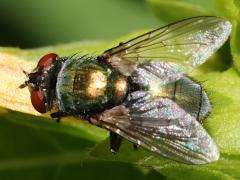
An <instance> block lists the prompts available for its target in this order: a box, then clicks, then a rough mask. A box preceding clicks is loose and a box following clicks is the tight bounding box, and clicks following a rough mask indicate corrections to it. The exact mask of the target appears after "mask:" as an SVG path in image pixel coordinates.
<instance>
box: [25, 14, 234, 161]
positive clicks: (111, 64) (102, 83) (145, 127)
mask: <svg viewBox="0 0 240 180" xmlns="http://www.w3.org/2000/svg"><path fill="white" fill-rule="evenodd" d="M230 32H231V24H230V23H229V22H228V21H226V20H223V19H220V18H218V17H194V18H190V19H185V20H182V21H178V22H175V23H172V24H169V25H167V26H164V27H161V28H159V29H156V30H153V31H150V32H148V33H145V34H143V35H140V36H138V37H136V38H133V39H131V40H129V41H127V42H125V43H120V44H119V45H118V46H116V47H113V48H111V49H109V50H106V51H105V52H103V54H101V55H99V56H98V57H96V58H89V57H88V58H87V57H84V56H83V57H78V56H73V57H59V56H58V55H57V54H54V53H50V54H47V55H45V56H44V57H42V58H41V59H40V61H39V62H38V64H37V66H36V68H35V69H34V70H33V71H32V72H31V73H26V72H25V74H26V75H27V77H28V80H27V81H25V82H24V83H23V84H22V85H21V86H20V88H24V87H26V86H28V88H29V91H30V94H31V102H32V105H33V107H34V108H35V109H36V110H37V111H38V112H40V113H46V112H51V116H52V117H53V118H57V120H58V121H60V118H61V117H63V116H77V117H79V116H80V117H82V118H83V119H86V120H88V121H89V122H90V123H92V124H94V125H96V126H99V127H102V128H105V129H107V130H109V131H110V147H111V151H112V152H114V153H116V152H117V151H118V150H119V147H120V145H121V141H122V138H125V139H127V140H129V141H131V142H132V143H133V144H134V145H135V146H136V145H138V146H141V147H143V148H145V149H148V150H150V151H152V152H155V153H157V154H160V155H162V156H164V157H166V158H169V159H173V160H175V161H179V162H183V163H188V164H205V163H209V162H213V161H216V160H218V158H219V151H218V148H217V145H216V143H215V142H214V141H213V140H212V138H211V137H210V136H209V134H208V133H207V132H206V131H205V130H204V128H203V127H202V126H201V122H202V121H203V120H204V119H205V118H206V116H207V114H209V113H210V112H211V104H210V102H209V99H208V96H207V94H206V92H205V90H204V89H203V87H202V86H201V84H199V83H197V82H195V81H194V80H192V79H190V78H189V77H188V76H186V75H185V74H187V73H189V72H190V71H191V70H192V69H194V68H196V67H198V66H199V65H201V64H203V63H204V62H205V61H206V60H207V59H208V58H209V57H210V56H211V55H212V54H213V53H214V52H216V51H217V50H218V49H219V48H220V47H221V46H222V44H223V43H224V42H225V41H226V40H227V38H228V36H229V34H230Z"/></svg>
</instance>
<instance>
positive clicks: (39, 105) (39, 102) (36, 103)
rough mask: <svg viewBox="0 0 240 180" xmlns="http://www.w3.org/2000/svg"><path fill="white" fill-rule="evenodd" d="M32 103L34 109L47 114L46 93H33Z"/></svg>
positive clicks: (38, 90) (40, 91)
mask: <svg viewBox="0 0 240 180" xmlns="http://www.w3.org/2000/svg"><path fill="white" fill-rule="evenodd" d="M31 101H32V105H33V107H34V108H35V109H36V110H37V111H38V112H40V113H45V112H46V107H45V99H44V93H43V91H42V90H41V89H37V90H32V91H31Z"/></svg>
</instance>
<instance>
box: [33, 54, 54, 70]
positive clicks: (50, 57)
mask: <svg viewBox="0 0 240 180" xmlns="http://www.w3.org/2000/svg"><path fill="white" fill-rule="evenodd" d="M57 57H58V55H57V54H54V53H49V54H46V55H45V56H43V57H42V58H41V59H40V60H39V61H38V65H37V67H41V68H46V67H48V66H50V65H51V64H52V63H53V62H54V61H55V60H56V58H57Z"/></svg>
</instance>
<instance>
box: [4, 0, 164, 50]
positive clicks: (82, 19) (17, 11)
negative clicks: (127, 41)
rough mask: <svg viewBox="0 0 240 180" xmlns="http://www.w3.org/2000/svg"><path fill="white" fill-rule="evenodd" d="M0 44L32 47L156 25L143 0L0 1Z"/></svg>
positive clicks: (105, 35) (124, 32)
mask: <svg viewBox="0 0 240 180" xmlns="http://www.w3.org/2000/svg"><path fill="white" fill-rule="evenodd" d="M0 24H1V28H0V44H1V45H2V46H3V45H5V46H17V47H22V48H26V47H28V48H32V47H37V46H43V45H50V44H58V43H66V42H72V41H79V40H86V39H87V40H91V39H92V40H96V39H113V38H117V37H120V36H122V35H124V34H126V33H129V32H131V31H133V30H137V29H142V28H153V27H157V26H159V24H160V23H159V22H158V21H157V18H155V17H154V15H153V14H152V13H151V11H150V9H149V8H148V7H147V6H146V4H145V2H144V1H143V0H130V1H129V0H79V1H77V0H51V1H49V0H34V1H32V0H21V1H19V0H11V1H8V0H0Z"/></svg>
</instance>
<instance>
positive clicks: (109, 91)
mask: <svg viewBox="0 0 240 180" xmlns="http://www.w3.org/2000/svg"><path fill="white" fill-rule="evenodd" d="M127 91H128V82H127V79H126V78H125V77H124V76H123V75H121V74H120V73H119V72H116V71H114V70H112V69H111V68H110V67H108V66H107V65H104V64H100V63H98V62H97V61H96V60H82V59H81V58H76V59H75V58H71V59H68V60H66V61H65V63H64V64H63V66H62V68H61V70H60V71H59V73H58V77H57V84H56V103H57V105H58V108H59V110H60V111H61V112H65V113H71V114H72V113H74V114H83V113H97V112H101V111H103V110H104V109H106V108H111V107H113V106H115V105H117V104H120V103H122V101H123V100H124V99H125V97H126V94H127Z"/></svg>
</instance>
